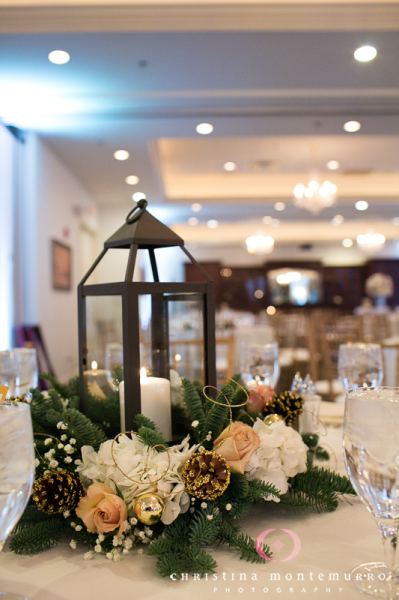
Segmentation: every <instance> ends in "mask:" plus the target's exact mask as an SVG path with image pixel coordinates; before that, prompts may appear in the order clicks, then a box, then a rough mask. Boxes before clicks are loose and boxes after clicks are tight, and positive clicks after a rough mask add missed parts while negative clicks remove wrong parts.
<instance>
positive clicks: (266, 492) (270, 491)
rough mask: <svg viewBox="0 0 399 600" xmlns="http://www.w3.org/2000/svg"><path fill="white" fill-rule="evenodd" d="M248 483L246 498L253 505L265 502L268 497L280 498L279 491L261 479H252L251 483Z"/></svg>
mask: <svg viewBox="0 0 399 600" xmlns="http://www.w3.org/2000/svg"><path fill="white" fill-rule="evenodd" d="M248 483H249V493H248V498H249V499H250V500H251V502H253V503H255V502H259V501H260V500H266V499H267V498H268V497H269V496H270V495H271V496H273V498H280V494H281V492H280V490H278V489H277V488H276V487H275V486H274V485H272V484H271V483H265V482H264V481H262V480H261V479H252V481H249V482H248Z"/></svg>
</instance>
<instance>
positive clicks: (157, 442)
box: [138, 427, 167, 452]
mask: <svg viewBox="0 0 399 600" xmlns="http://www.w3.org/2000/svg"><path fill="white" fill-rule="evenodd" d="M138 435H139V438H140V439H141V441H142V442H143V444H145V445H146V446H150V447H151V448H153V447H154V446H165V447H167V442H166V441H165V439H164V437H163V435H162V434H161V433H159V432H158V431H154V430H153V429H150V428H149V427H140V429H139V431H138ZM160 451H161V448H158V452H160Z"/></svg>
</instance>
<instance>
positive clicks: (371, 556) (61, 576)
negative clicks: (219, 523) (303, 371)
mask: <svg viewBox="0 0 399 600" xmlns="http://www.w3.org/2000/svg"><path fill="white" fill-rule="evenodd" d="M323 439H325V441H326V442H328V443H329V444H330V445H331V446H332V447H334V449H335V451H336V453H337V461H338V469H339V470H340V471H342V469H343V461H342V458H341V453H340V439H341V429H340V428H338V429H330V430H329V433H328V436H327V438H323ZM332 466H334V465H332ZM350 502H351V505H350V504H348V502H347V501H345V500H342V501H340V505H339V507H338V509H337V510H336V511H335V512H334V513H323V514H320V515H317V514H308V515H306V516H302V517H300V516H296V515H294V514H293V513H292V511H290V510H288V509H285V508H283V507H279V506H274V505H273V504H272V503H266V504H262V505H257V506H255V507H254V508H253V509H252V511H251V514H250V516H248V517H247V518H245V519H242V520H241V522H240V523H241V527H242V530H243V531H244V532H245V533H248V534H250V535H251V536H252V537H253V538H256V537H257V536H258V535H259V534H260V533H261V532H263V531H265V530H268V529H274V530H275V531H272V532H271V533H269V534H268V535H267V537H266V538H265V540H264V541H265V542H267V543H268V544H269V545H270V546H272V550H273V551H274V557H275V559H276V562H273V563H268V564H265V565H252V564H250V563H247V562H244V561H240V560H239V558H238V555H237V553H236V552H234V551H233V550H229V549H227V548H224V547H223V548H220V549H213V548H211V549H210V553H211V554H212V555H213V556H214V558H215V559H216V561H217V563H218V569H217V580H214V579H213V576H209V578H208V580H195V579H194V578H193V576H192V575H189V576H188V581H182V580H176V581H172V580H170V579H162V578H161V577H159V575H158V574H157V571H156V567H155V565H156V558H155V557H149V556H145V555H139V554H137V551H136V550H133V551H132V553H131V554H130V555H129V556H127V557H126V558H124V559H123V560H122V561H121V562H118V563H114V562H111V561H109V560H107V559H106V558H104V557H103V556H96V557H95V558H94V559H93V560H91V561H85V560H83V553H84V552H85V550H84V548H83V547H78V548H77V550H72V549H71V548H70V547H69V546H68V545H67V544H66V543H65V544H62V545H60V546H58V547H56V548H54V549H52V550H49V551H47V552H45V553H43V554H40V555H38V556H15V555H13V554H11V553H10V552H8V551H4V552H3V553H2V554H0V591H2V590H8V591H12V592H16V593H20V594H24V595H26V597H27V598H28V599H29V600H134V599H140V600H142V599H143V600H144V599H154V600H155V599H156V600H165V599H166V600H168V599H171V600H172V599H173V600H188V599H189V600H197V599H198V600H200V599H201V600H203V599H204V598H207V599H211V598H217V599H218V600H220V599H221V598H226V600H231V599H232V598H234V599H235V598H266V599H267V598H273V599H276V598H277V599H279V598H281V599H282V598H284V599H285V598H289V599H292V600H296V599H305V598H306V599H307V598H315V599H320V598H323V599H324V598H328V599H329V600H336V599H338V598H342V599H344V600H352V599H356V598H361V597H362V595H361V594H360V593H358V592H357V591H356V590H355V589H354V588H353V587H352V585H351V583H350V582H349V581H346V580H345V574H348V573H349V572H350V570H351V569H352V568H353V567H355V566H357V565H359V564H360V563H364V562H371V561H374V560H383V553H382V544H381V541H380V538H379V533H378V529H377V526H376V525H375V523H374V519H373V517H372V516H371V515H370V514H369V513H368V512H367V510H366V508H365V507H364V506H363V505H362V504H361V502H360V500H358V499H357V498H355V499H351V500H350ZM284 529H286V530H290V531H291V532H293V533H294V534H296V535H297V536H298V537H299V539H300V540H301V550H300V552H299V553H298V555H297V556H296V557H295V558H293V559H292V560H289V561H284V562H281V561H282V560H283V559H286V558H287V557H288V556H289V555H290V554H291V552H292V550H293V547H294V543H293V541H292V538H291V537H290V536H289V535H288V534H287V533H286V532H284V531H282V530H284ZM71 537H72V535H71ZM274 544H277V546H275V547H273V545H274ZM280 544H283V546H281V547H280ZM277 548H278V549H277ZM240 574H241V581H240ZM272 574H276V576H277V575H278V576H279V577H280V581H278V580H272ZM244 576H246V581H245V580H244ZM337 577H338V578H339V579H338V580H337V579H336V578H337ZM316 588H317V591H315V589H316ZM227 590H229V591H227ZM290 590H292V591H290ZM304 590H305V591H304ZM328 590H330V591H328Z"/></svg>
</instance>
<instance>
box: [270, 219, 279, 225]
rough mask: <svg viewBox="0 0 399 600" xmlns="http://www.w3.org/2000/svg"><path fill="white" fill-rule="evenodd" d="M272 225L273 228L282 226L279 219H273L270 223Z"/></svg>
mask: <svg viewBox="0 0 399 600" xmlns="http://www.w3.org/2000/svg"><path fill="white" fill-rule="evenodd" d="M270 225H271V226H272V227H278V226H279V225H280V221H279V220H278V219H272V220H271V221H270Z"/></svg>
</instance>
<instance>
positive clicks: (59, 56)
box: [48, 50, 71, 65]
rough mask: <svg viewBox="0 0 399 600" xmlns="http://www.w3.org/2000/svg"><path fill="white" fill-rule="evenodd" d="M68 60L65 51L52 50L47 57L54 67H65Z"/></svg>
mask: <svg viewBox="0 0 399 600" xmlns="http://www.w3.org/2000/svg"><path fill="white" fill-rule="evenodd" d="M70 58H71V57H70V56H69V54H68V52H65V50H53V51H52V52H50V54H49V55H48V59H49V61H50V62H52V63H54V64H55V65H65V63H67V62H69V60H70Z"/></svg>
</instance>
